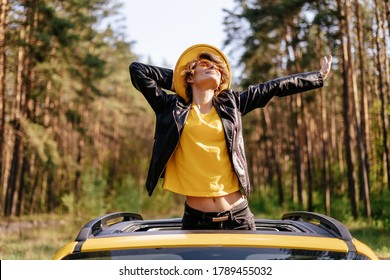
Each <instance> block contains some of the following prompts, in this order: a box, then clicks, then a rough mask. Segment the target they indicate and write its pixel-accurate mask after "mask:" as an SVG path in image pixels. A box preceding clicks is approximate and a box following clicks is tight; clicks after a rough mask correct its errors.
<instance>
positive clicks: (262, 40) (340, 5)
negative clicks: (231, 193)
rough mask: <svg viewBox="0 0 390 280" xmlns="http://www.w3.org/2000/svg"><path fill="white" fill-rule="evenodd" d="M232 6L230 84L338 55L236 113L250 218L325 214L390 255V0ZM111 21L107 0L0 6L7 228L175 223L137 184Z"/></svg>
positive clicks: (127, 44) (160, 199)
mask: <svg viewBox="0 0 390 280" xmlns="http://www.w3.org/2000/svg"><path fill="white" fill-rule="evenodd" d="M235 5H236V7H235V8H234V9H233V10H225V11H224V15H225V20H224V25H225V31H226V40H225V43H224V46H223V47H224V48H223V49H224V50H226V51H228V52H235V53H240V54H242V55H241V56H240V57H239V59H238V61H237V62H236V64H237V65H232V66H233V67H237V68H239V69H241V74H240V77H239V78H240V79H239V80H238V79H236V80H235V83H234V86H233V87H234V89H236V90H241V89H244V88H246V87H247V86H249V85H251V84H256V83H259V82H261V81H267V80H270V79H273V78H276V77H279V76H284V75H288V74H291V73H296V72H302V71H311V70H316V69H318V68H319V61H320V59H321V57H322V56H323V55H325V54H332V55H333V57H334V60H333V65H332V72H331V74H330V75H329V77H328V78H327V80H326V85H325V87H324V88H322V89H319V90H316V91H313V92H308V93H305V94H303V95H294V96H291V97H286V98H282V99H277V100H276V102H271V103H270V104H269V105H268V106H267V107H266V108H264V109H261V110H257V111H255V112H254V113H252V114H251V115H249V116H246V117H245V118H244V120H243V121H244V134H245V135H244V137H245V145H246V152H247V159H248V163H249V167H250V170H249V171H250V177H251V184H252V189H253V190H252V193H251V196H250V205H251V209H252V210H253V211H254V212H255V213H256V216H258V217H272V218H279V217H280V214H281V213H282V212H286V211H291V210H307V211H316V212H320V213H324V214H328V215H331V216H333V217H335V218H337V219H339V220H341V221H343V222H345V223H347V224H349V225H351V227H352V229H354V230H355V233H356V234H358V235H359V236H362V238H363V239H364V238H367V236H366V234H368V235H369V238H368V239H369V240H363V241H365V242H368V243H369V244H370V245H372V243H370V239H375V240H376V241H374V242H376V243H375V244H376V245H375V246H376V247H375V249H376V250H377V251H379V252H380V253H381V254H382V255H384V256H388V255H390V253H389V252H390V245H389V241H388V239H389V232H390V180H389V178H390V152H389V146H390V145H389V117H390V104H389V102H390V100H389V99H390V94H389V92H390V65H389V55H390V47H389V44H390V39H389V34H390V3H389V0H311V1H303V0H293V1H292V0H279V1H271V0H263V1H261V0H247V1H244V0H242V1H239V0H236V1H235ZM118 14H120V6H119V5H118V3H117V2H116V1H113V0H91V1H79V0H69V1H62V0H52V1H48V0H19V1H17V0H1V9H0V20H1V21H0V23H1V24H0V171H1V172H0V212H1V223H0V224H1V227H2V228H3V229H6V228H10V226H9V225H10V223H11V222H12V221H19V222H20V221H32V224H33V225H35V226H36V225H38V224H40V223H38V222H36V220H39V221H42V220H46V221H53V220H57V221H58V220H61V221H65V220H67V218H66V217H68V219H69V220H71V223H72V222H73V223H75V224H76V228H77V229H78V228H79V226H80V225H81V224H82V223H84V222H86V221H87V220H89V219H91V218H93V217H96V216H97V215H101V214H105V213H107V212H112V211H133V212H138V213H141V214H142V215H143V216H144V217H146V218H156V217H168V216H180V215H181V211H182V203H183V201H182V198H180V197H177V196H175V195H172V194H170V193H168V192H164V191H162V190H161V188H160V187H157V190H156V191H155V193H154V194H153V197H152V198H149V197H148V195H147V192H146V190H145V187H144V182H145V178H146V174H147V168H148V163H149V159H150V153H151V148H152V146H153V133H154V122H155V120H154V114H153V112H152V111H151V109H150V108H149V107H148V105H147V103H146V101H145V100H144V99H143V97H142V95H140V94H139V93H138V92H137V91H136V90H135V89H134V88H133V87H132V85H131V83H130V78H129V74H128V71H127V69H128V65H129V64H130V63H131V62H132V61H136V60H137V59H138V56H137V54H136V53H133V51H132V43H131V38H126V36H125V35H124V33H123V30H122V29H120V28H114V27H113V25H112V24H110V19H112V18H113V17H115V16H117V15H118ZM103 23H105V24H103ZM151 63H153V62H152V61H151ZM37 217H39V218H37ZM53 217H55V218H53ZM58 217H60V219H58ZM46 225H47V224H46ZM77 229H74V230H77ZM62 230H63V229H62ZM3 232H4V230H3ZM21 232H22V230H21V229H20V227H19V237H23V236H22V235H23V234H22V233H21ZM72 234H75V233H74V232H72ZM72 237H73V236H72ZM66 238H67V237H66ZM378 238H379V239H378ZM17 240H18V242H19V241H20V239H17ZM43 242H44V241H43ZM46 242H47V241H46ZM5 243H6V242H5V238H2V241H1V245H2V246H1V247H2V249H0V255H1V256H2V258H3V257H4V256H6V257H10V258H18V257H19V258H25V257H26V255H17V254H16V255H12V254H9V253H8V254H6V253H4V251H6V250H7V249H6V244H5ZM20 250H23V249H20ZM37 257H40V256H39V255H38V256H33V258H37ZM27 258H28V257H27Z"/></svg>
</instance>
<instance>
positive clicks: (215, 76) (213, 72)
mask: <svg viewBox="0 0 390 280" xmlns="http://www.w3.org/2000/svg"><path fill="white" fill-rule="evenodd" d="M187 82H188V83H192V84H193V85H197V86H201V87H209V88H212V89H213V90H215V89H217V88H218V87H219V85H220V83H221V72H220V69H219V67H218V66H217V65H215V64H214V63H213V62H212V61H210V60H207V59H200V60H199V61H198V62H197V64H196V66H195V71H194V74H193V75H192V76H191V77H189V79H188V80H187Z"/></svg>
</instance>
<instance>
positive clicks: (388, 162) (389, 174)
mask: <svg viewBox="0 0 390 280" xmlns="http://www.w3.org/2000/svg"><path fill="white" fill-rule="evenodd" d="M374 2H375V18H376V21H377V26H378V28H377V30H376V32H375V33H376V36H375V46H376V54H377V65H376V67H377V71H378V78H379V81H378V83H379V84H378V89H379V98H380V101H381V125H382V133H383V137H382V145H383V149H384V155H383V157H384V159H385V168H384V172H385V174H384V178H387V186H388V190H390V152H389V146H388V139H387V135H388V127H389V121H388V117H387V112H386V111H387V109H386V108H387V106H386V105H387V104H386V98H385V92H387V93H388V91H386V90H388V88H387V86H388V85H386V81H385V79H384V77H383V73H384V72H385V71H386V70H385V63H386V62H385V61H384V56H385V54H383V51H382V49H381V42H380V40H381V38H380V34H381V30H380V29H381V27H380V26H381V24H380V21H381V19H380V15H379V5H378V1H377V0H375V1H374Z"/></svg>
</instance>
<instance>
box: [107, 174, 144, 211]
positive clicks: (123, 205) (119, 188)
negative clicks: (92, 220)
mask: <svg viewBox="0 0 390 280" xmlns="http://www.w3.org/2000/svg"><path fill="white" fill-rule="evenodd" d="M109 204H110V211H113V212H116V211H129V212H136V213H139V212H140V208H141V206H142V199H141V197H140V189H139V187H138V186H137V184H136V183H135V181H134V179H133V177H132V176H131V175H127V176H126V177H125V178H124V179H123V180H122V181H121V182H115V183H114V188H113V190H112V193H111V199H110V201H109Z"/></svg>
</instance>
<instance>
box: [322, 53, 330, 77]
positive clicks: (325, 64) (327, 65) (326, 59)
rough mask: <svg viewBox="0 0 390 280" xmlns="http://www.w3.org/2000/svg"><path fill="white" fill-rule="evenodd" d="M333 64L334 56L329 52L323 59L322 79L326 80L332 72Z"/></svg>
mask: <svg viewBox="0 0 390 280" xmlns="http://www.w3.org/2000/svg"><path fill="white" fill-rule="evenodd" d="M331 64H332V56H331V55H330V54H329V55H327V56H324V57H323V59H322V66H321V70H320V72H321V75H322V79H323V80H325V79H326V77H327V76H328V74H329V72H330V66H331Z"/></svg>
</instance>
